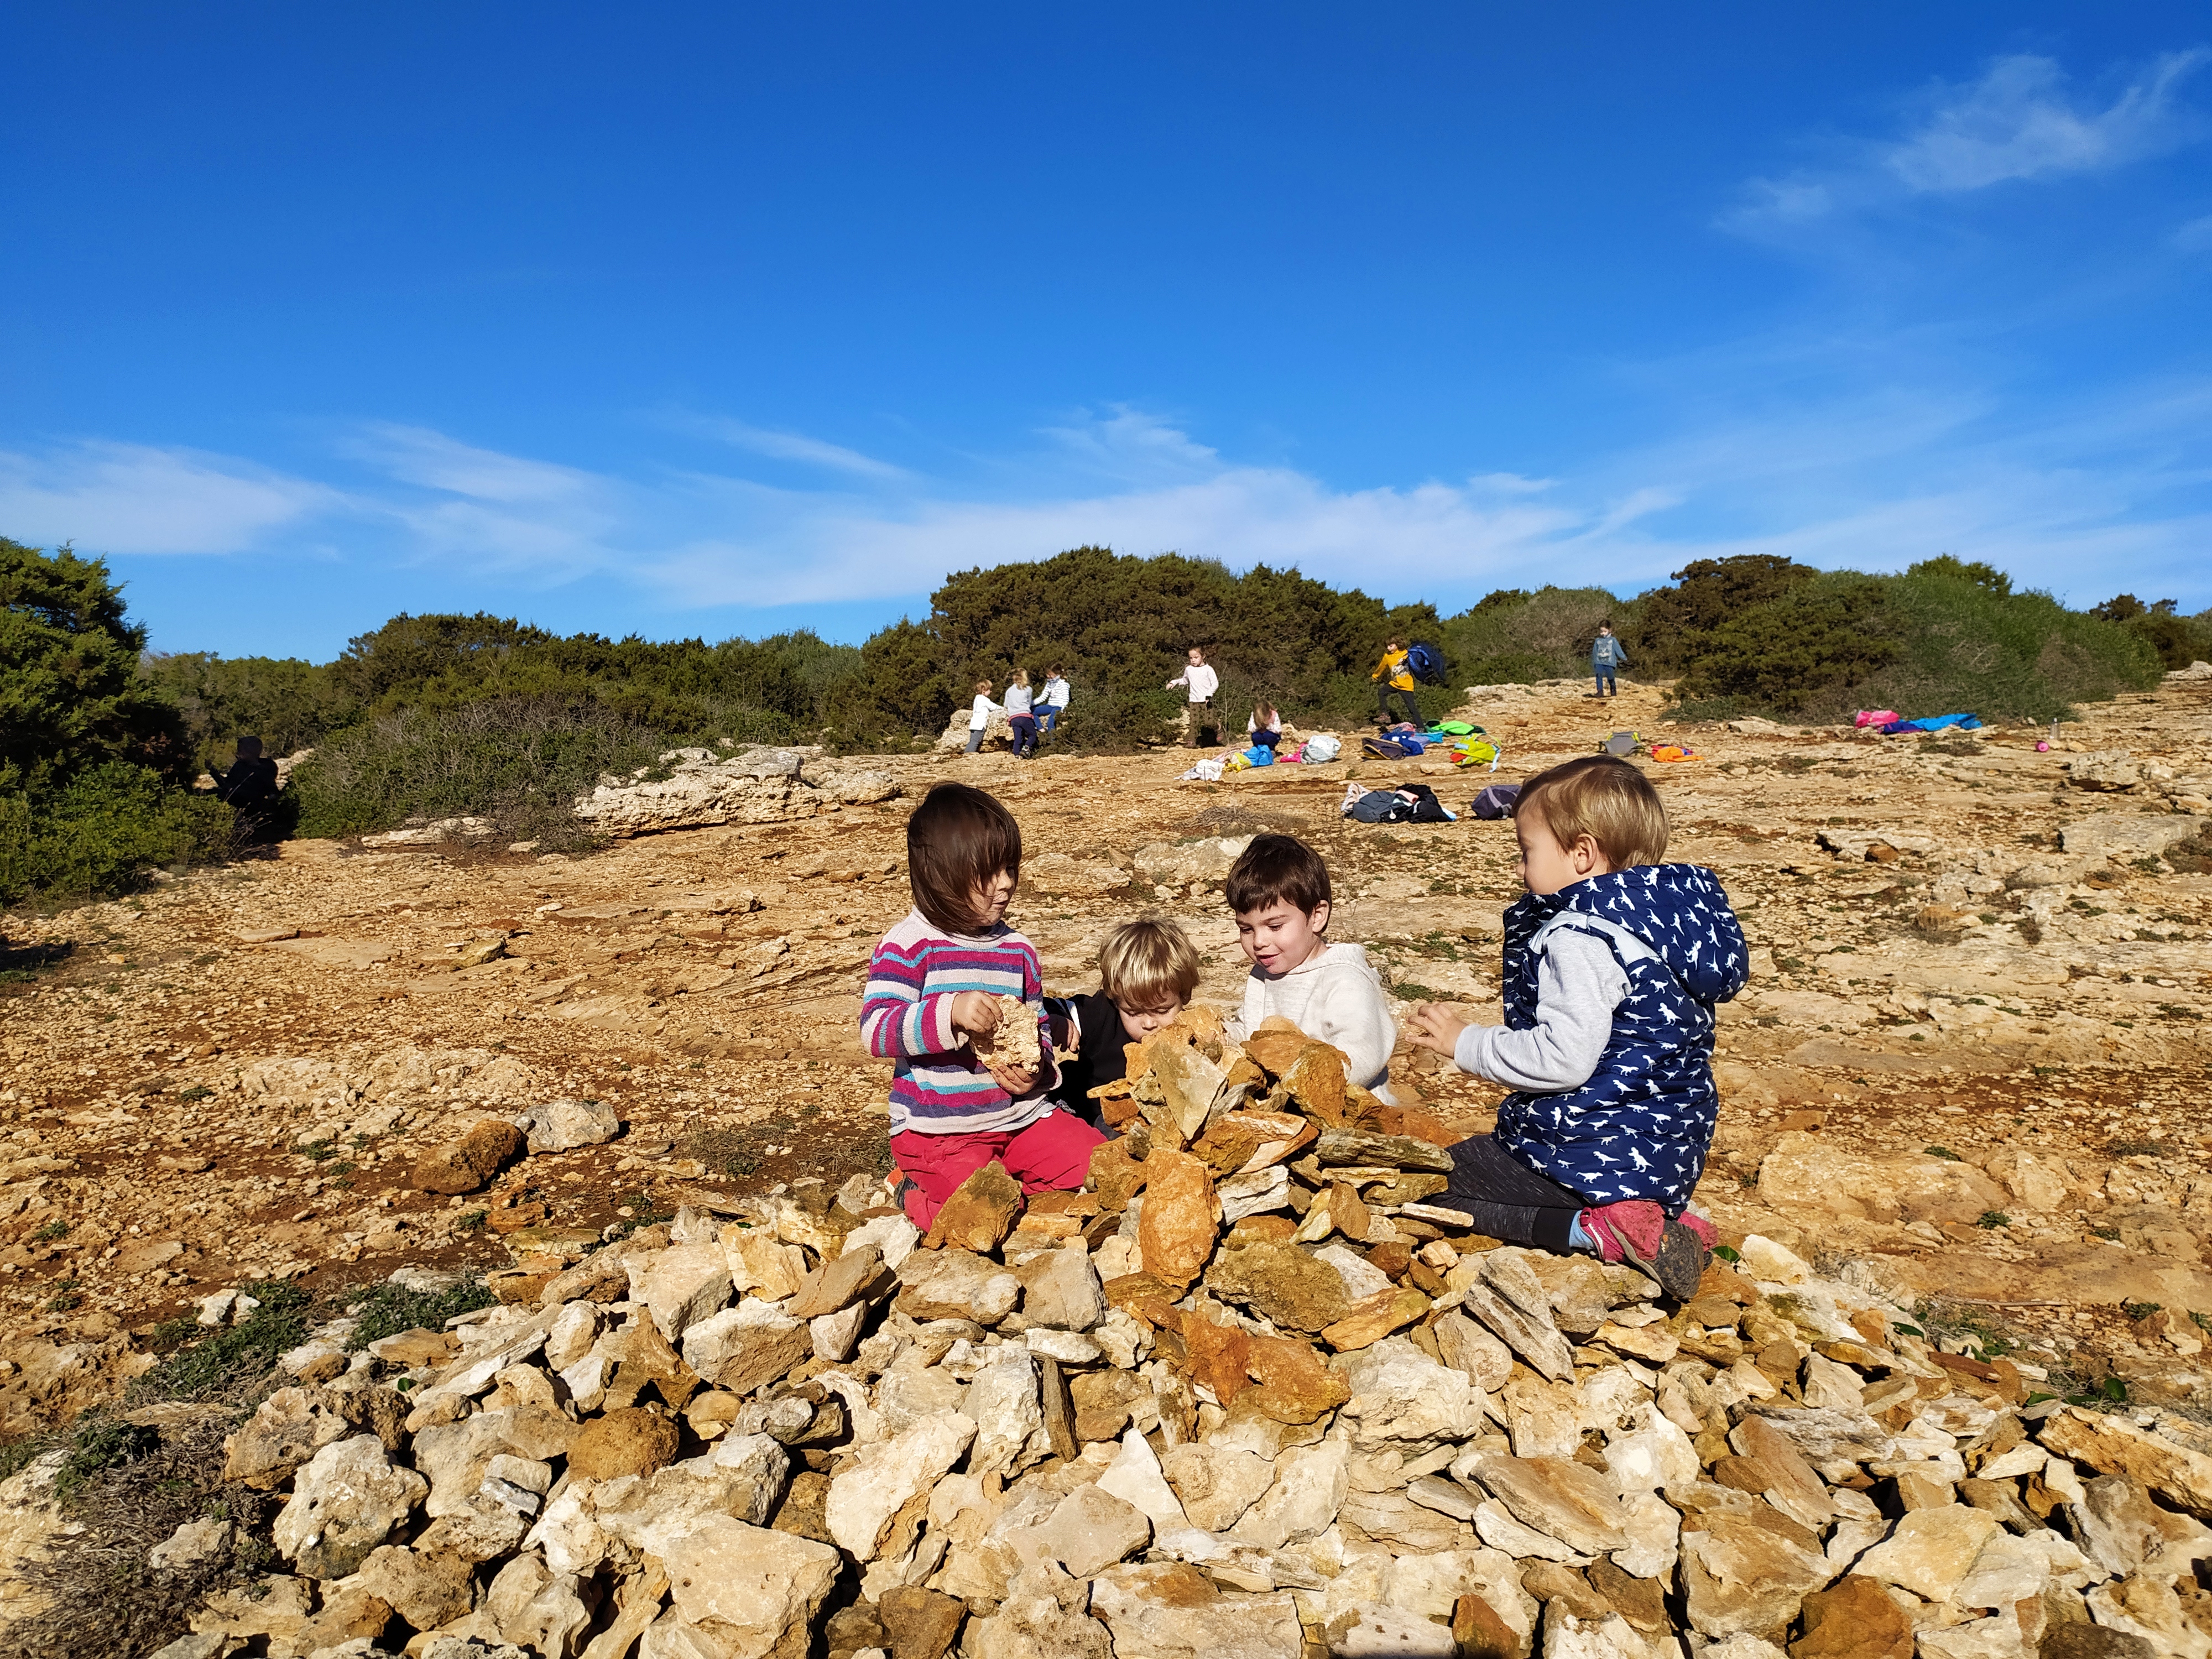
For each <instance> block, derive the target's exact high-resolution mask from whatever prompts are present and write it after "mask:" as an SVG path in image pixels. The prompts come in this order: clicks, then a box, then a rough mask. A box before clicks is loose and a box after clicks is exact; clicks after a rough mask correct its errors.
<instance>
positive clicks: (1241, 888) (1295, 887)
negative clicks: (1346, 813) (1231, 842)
mask: <svg viewBox="0 0 2212 1659" xmlns="http://www.w3.org/2000/svg"><path fill="white" fill-rule="evenodd" d="M1225 885H1226V887H1227V890H1228V898H1229V908H1231V910H1234V911H1235V912H1236V913H1237V915H1240V916H1242V915H1249V914H1251V912H1253V911H1255V910H1265V909H1267V908H1268V907H1269V906H1271V905H1273V904H1278V903H1283V904H1290V905H1294V906H1296V907H1297V908H1298V909H1299V910H1301V911H1303V912H1304V913H1305V914H1306V915H1312V914H1313V913H1314V912H1315V911H1316V910H1317V909H1319V908H1321V907H1322V905H1324V904H1327V903H1328V902H1329V895H1328V865H1326V864H1324V863H1323V862H1322V856H1321V854H1318V853H1316V852H1315V851H1314V849H1313V848H1310V847H1309V846H1307V845H1306V844H1305V842H1302V841H1300V840H1299V839H1298V838H1297V836H1253V837H1252V844H1251V845H1250V846H1249V847H1247V848H1245V849H1244V850H1243V852H1242V853H1240V854H1237V862H1236V863H1234V864H1232V865H1231V866H1229V879H1228V881H1227V883H1226V884H1225Z"/></svg>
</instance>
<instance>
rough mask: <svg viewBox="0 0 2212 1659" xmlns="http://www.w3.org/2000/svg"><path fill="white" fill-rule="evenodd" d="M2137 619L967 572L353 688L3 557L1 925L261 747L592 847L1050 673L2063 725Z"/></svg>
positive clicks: (1165, 720) (2159, 625)
mask: <svg viewBox="0 0 2212 1659" xmlns="http://www.w3.org/2000/svg"><path fill="white" fill-rule="evenodd" d="M2175 611H2176V607H2175V606H2174V605H2173V604H2172V602H2171V601H2165V600H2162V601H2160V602H2159V603H2157V604H2154V605H2143V604H2142V602H2141V601H2139V600H2137V599H2135V598H2133V597H2132V596H2131V595H2128V594H2122V595H2119V596H2118V598H2116V599H2112V600H2110V601H2107V602H2106V604H2105V605H2100V606H2099V607H2098V608H2097V610H2096V611H2094V612H2093V613H2084V612H2075V611H2067V610H2065V609H2064V608H2063V607H2062V606H2060V605H2058V604H2057V602H2056V601H2054V600H2052V599H2050V598H2049V597H2048V596H2047V595H2044V594H2038V593H2015V592H2012V584H2011V581H2010V580H2009V579H2008V578H2007V577H2006V576H2005V575H2004V574H2002V572H1999V571H1997V570H1996V569H1994V568H1991V567H1990V566H1989V565H1987V564H1984V563H1979V562H1972V563H1969V562H1962V561H1960V560H1958V559H1956V558H1953V557H1949V556H1945V557H1943V558H1939V559H1933V560H1929V561H1927V562H1923V563H1921V564H1917V565H1915V566H1913V567H1912V568H1911V569H1910V570H1909V571H1907V572H1906V573H1905V574H1904V575H1902V576H1868V575H1863V574H1857V573H1854V572H1847V571H1839V572H1831V573H1827V574H1822V573H1820V572H1818V571H1815V570H1814V569H1812V568H1810V567H1808V566H1806V565H1801V564H1797V563H1795V562H1791V561H1790V560H1788V559H1784V558H1780V557H1777V556H1770V555H1755V556H1744V557H1737V558H1729V559H1699V560H1697V561H1695V562H1692V563H1691V564H1689V565H1686V566H1685V567H1684V568H1682V569H1681V570H1679V571H1677V572H1676V573H1675V574H1674V581H1673V583H1672V585H1670V586H1665V587H1660V588H1655V589H1653V590H1651V591H1650V592H1646V593H1644V594H1641V595H1639V596H1638V597H1637V598H1636V599H1627V600H1623V599H1616V598H1615V597H1614V596H1613V595H1612V594H1611V593H1609V592H1607V591H1606V590H1604V589H1603V588H1597V587H1589V588H1561V587H1544V588H1540V589H1538V590H1536V591H1534V592H1523V591H1522V590H1519V589H1508V590H1503V591H1500V592H1494V593H1492V594H1491V595H1489V596H1488V597H1487V598H1486V599H1483V600H1482V601H1481V603H1480V604H1479V605H1474V607H1472V608H1471V609H1469V610H1468V611H1464V612H1462V613H1461V614H1460V615H1458V616H1455V617H1449V618H1447V617H1439V616H1438V614H1437V611H1436V610H1435V608H1434V607H1433V606H1431V605H1425V604H1418V605H1398V606H1395V607H1392V606H1386V605H1384V604H1383V602H1382V601H1381V600H1380V599H1374V598H1372V597H1370V596H1369V595H1368V594H1365V593H1364V592H1358V591H1357V590H1353V591H1352V592H1338V591H1336V590H1335V589H1333V588H1331V587H1329V586H1327V585H1326V584H1324V583H1322V582H1318V581H1314V580H1310V579H1309V578H1307V577H1305V576H1303V575H1301V574H1298V573H1297V571H1296V570H1278V569H1273V568H1269V567H1267V566H1259V567H1256V568H1254V569H1251V570H1249V571H1247V572H1245V573H1244V574H1242V575H1237V574H1232V573H1231V572H1230V571H1229V570H1228V569H1227V568H1225V567H1224V566H1222V565H1220V564H1218V563H1216V562H1211V561H1207V560H1202V559H1188V558H1184V557H1182V556H1179V555H1175V554H1168V555H1164V556H1160V557H1158V558H1148V559H1147V558H1133V557H1127V556H1121V555H1117V554H1115V553H1113V552H1111V551H1110V550H1107V549H1104V548H1098V547H1083V548H1076V549H1073V550H1070V551H1068V552H1066V553H1062V554H1060V555H1058V556H1055V557H1053V558H1049V559H1045V560H1042V561H1039V562H1034V563H1024V564H1012V565H1002V566H1000V567H997V568H994V569H989V570H982V569H976V570H966V571H962V572H959V573H957V574H954V575H952V576H951V577H949V578H947V579H946V580H945V583H944V585H943V586H940V587H939V589H938V591H937V592H935V593H934V594H933V595H932V596H931V600H930V611H929V614H928V615H927V617H924V618H923V619H921V621H919V622H917V621H913V620H907V621H902V622H900V623H896V624H895V625H894V626H892V627H890V628H886V629H883V630H881V631H880V632H878V633H877V634H876V635H873V636H872V638H870V639H869V640H868V641H867V642H866V644H865V645H862V646H859V647H853V646H838V645H831V644H829V643H827V642H826V641H823V640H822V639H821V638H819V637H818V636H817V635H813V634H811V633H805V632H800V633H793V634H785V635H777V636H775V638H772V639H766V640H759V641H747V640H727V641H723V642H721V643H720V644H718V645H708V644H707V643H706V642H705V641H702V640H697V639H691V640H678V641H667V642H660V643H655V642H653V641H645V640H641V639H637V638H635V637H632V638H629V639H623V640H609V639H605V638H603V637H601V636H599V635H589V634H580V635H570V636H567V637H563V636H561V635H554V634H551V633H549V632H547V631H545V630H544V629H538V628H535V627H532V626H530V625H528V624H526V623H518V622H514V621H512V620H509V619H507V618H503V617H490V616H484V615H481V614H479V615H477V616H471V617H462V616H428V617H412V616H399V617H393V618H392V620H391V621H390V622H388V623H385V624H384V625H383V626H382V627H381V628H379V629H376V630H375V631H374V632H372V633H368V634H364V635H361V636H360V637H359V638H357V639H355V640H354V641H351V642H350V643H349V645H348V646H347V647H346V649H345V651H344V652H343V653H341V654H340V655H339V657H338V658H337V659H336V660H335V661H333V662H330V663H325V664H313V663H306V662H301V661H298V660H295V659H283V660H278V659H267V658H241V659H222V658H219V657H215V656H211V655H209V654H206V653H185V654H181V655H175V656H165V657H148V656H145V655H144V654H143V647H144V644H145V636H144V631H143V629H138V628H137V627H135V626H133V625H131V623H128V622H127V621H126V620H125V616H124V612H123V608H122V602H121V598H120V595H119V593H118V591H117V590H116V588H115V586H114V585H113V584H112V582H111V581H110V580H108V577H107V573H106V568H105V567H104V566H103V565H101V564H100V562H99V561H97V560H84V559H79V558H77V557H76V556H75V555H74V554H72V553H71V552H70V551H69V550H67V549H66V548H64V549H62V550H59V551H58V552H56V553H54V554H52V555H45V554H40V553H39V552H37V551H36V550H33V549H30V548H27V547H22V546H20V545H19V544H15V543H13V542H9V541H6V540H4V539H0V902H4V901H8V900H12V899H14V898H16V897H20V896H23V895H24V894H26V893H28V892H33V891H44V892H48V893H52V894H53V895H55V896H64V895H70V894H83V893H93V892H100V891H112V890H116V889H118V887H121V886H125V885H127V884H129V883H130V882H131V880H132V879H133V878H134V877H135V876H136V874H137V872H141V871H143V869H145V868H146V867H148V866H152V865H161V864H173V863H175V862H177V861H178V860H183V859H190V858H193V857H204V856H208V855H210V854H211V853H213V852H215V851H216V850H218V849H219V848H220V847H221V845H222V842H223V840H224V838H225V836H227V834H228V829H229V815H228V809H225V808H222V807H220V806H218V805H216V804H214V803H212V802H210V801H207V800H205V799H195V798H193V797H191V796H188V795H186V794H185V793H181V792H180V791H179V788H178V787H177V786H178V785H179V783H180V782H182V781H184V780H185V778H186V777H187V776H188V775H190V774H191V772H192V771H194V770H196V769H197V767H198V766H200V765H220V764H223V763H228V758H229V755H230V750H231V745H232V744H234V741H235V739H236V738H238V737H239V736H240V735H241V734H246V733H252V734H254V735H257V736H259V737H261V738H263V739H264V743H266V744H267V745H268V746H269V748H270V750H271V752H273V753H276V754H283V753H285V752H288V751H294V750H298V749H301V748H303V747H309V746H313V747H314V748H316V750H317V753H316V755H315V757H314V758H313V760H312V761H311V762H310V763H307V765H306V766H304V767H303V768H301V770H300V771H299V773H298V774H297V775H295V787H294V788H293V789H291V790H288V792H287V797H286V805H283V806H280V809H279V812H278V815H277V816H278V817H279V819H280V820H281V819H282V817H283V815H284V813H285V812H286V811H296V812H297V813H298V814H299V823H300V828H301V831H302V832H303V833H306V834H308V835H316V836H335V835H349V834H357V833H362V832H365V831H373V830H382V829H393V828H397V827H398V826H399V825H401V824H403V823H406V822H407V821H408V820H410V819H435V818H446V817H486V818H489V819H491V820H493V821H494V823H495V826H496V828H497V829H498V830H499V831H500V832H501V834H502V835H503V836H507V838H510V839H530V840H536V841H541V842H547V843H549V844H552V845H556V846H577V845H580V844H583V843H584V842H586V841H587V840H588V839H589V837H588V836H587V835H586V832H585V830H584V829H583V828H582V826H581V825H580V824H579V823H578V822H577V821H576V819H575V817H574V814H573V813H572V812H571V811H570V810H569V802H570V800H571V799H573V798H574V796H575V795H576V794H578V793H583V792H585V791H586V790H588V789H589V788H590V787H592V784H593V782H594V781H596V780H597V779H598V778H599V776H600V775H602V774H605V773H615V774H627V773H631V772H635V771H636V770H638V769H641V768H650V767H653V766H654V765H656V764H657V763H658V757H659V755H660V754H661V753H662V752H663V751H665V750H667V749H669V748H671V747H676V746H681V745H685V744H699V743H714V742H716V741H719V740H723V739H727V740H731V741H737V742H745V741H756V742H787V741H791V740H793V739H802V740H810V741H821V742H826V743H829V744H832V745H833V746H835V747H836V748H839V749H899V748H904V747H907V746H908V745H909V744H912V743H914V742H915V741H916V740H917V739H920V740H922V741H925V742H926V741H928V740H931V739H933V738H935V736H936V735H937V733H939V732H941V731H942V730H943V729H944V727H945V723H946V721H947V720H949V719H950V718H951V716H952V714H954V711H955V710H957V709H958V708H962V707H963V706H964V705H965V704H966V702H967V701H968V699H969V696H970V695H971V692H972V689H973V686H974V684H975V682H976V681H977V680H979V679H985V680H988V681H989V682H990V684H991V686H992V689H993V693H994V696H995V695H1002V694H1003V690H1004V688H1005V686H1006V681H1007V678H1008V677H1009V675H1010V674H1011V673H1012V671H1013V670H1014V669H1015V668H1017V667H1023V668H1027V669H1029V670H1030V672H1031V673H1032V675H1033V676H1035V677H1036V678H1039V679H1040V680H1041V679H1042V675H1043V673H1044V671H1045V670H1046V669H1047V668H1048V667H1049V666H1051V665H1054V664H1055V663H1057V664H1060V665H1062V666H1063V667H1065V668H1066V671H1067V674H1068V678H1070V680H1071V681H1073V684H1074V687H1075V700H1074V704H1073V708H1072V709H1071V711H1070V713H1069V715H1068V718H1067V719H1066V720H1065V721H1064V722H1063V723H1062V725H1061V727H1060V732H1059V734H1058V736H1057V737H1056V738H1055V742H1056V744H1058V745H1059V746H1061V747H1064V748H1078V749H1087V750H1126V749H1128V748H1131V747H1133V746H1134V745H1136V744H1139V743H1145V742H1155V741H1159V740H1161V739H1163V738H1165V737H1167V736H1168V735H1169V734H1170V732H1172V731H1173V729H1174V727H1175V724H1176V720H1177V719H1178V717H1179V714H1180V712H1181V708H1182V693H1181V692H1180V691H1170V690H1166V689H1164V682H1165V681H1166V680H1167V679H1168V678H1170V676H1171V675H1173V674H1174V673H1176V671H1177V670H1178V668H1179V667H1180V665H1181V663H1182V656H1183V653H1184V651H1185V649H1186V648H1187V647H1189V646H1192V645H1198V646H1202V647H1205V648H1206V653H1207V657H1208V659H1209V660H1210V661H1211V662H1212V664H1213V665H1214V667H1215V668H1216V669H1217V670H1218V672H1219V673H1220V675H1221V693H1220V696H1219V698H1218V701H1217V703H1216V708H1215V712H1216V714H1217V717H1218V719H1219V720H1221V722H1222V726H1223V727H1224V728H1225V729H1224V732H1223V735H1224V736H1229V735H1232V734H1234V733H1237V732H1241V731H1242V730H1243V723H1244V715H1245V712H1246V710H1247V709H1248V708H1249V707H1250V706H1251V704H1252V703H1253V702H1255V701H1257V700H1259V699H1261V698H1265V699H1267V700H1268V701H1270V702H1275V703H1276V704H1278V705H1279V706H1280V707H1281V708H1282V710H1283V712H1284V713H1285V715H1287V716H1288V717H1289V718H1290V719H1291V720H1293V721H1294V722H1296V723H1297V724H1299V725H1303V726H1346V725H1350V724H1356V723H1357V722H1358V721H1359V720H1361V719H1363V718H1364V716H1365V715H1366V714H1367V713H1368V712H1369V711H1370V710H1371V708H1372V707H1373V698H1374V685H1373V683H1372V682H1371V681H1370V679H1369V678H1368V674H1369V672H1370V670H1371V669H1372V667H1373V666H1374V664H1375V661H1376V656H1377V654H1378V653H1379V650H1380V648H1381V646H1382V644H1383V641H1384V639H1385V638H1386V637H1388V636H1389V635H1393V634H1395V635H1399V636H1400V637H1401V638H1405V639H1407V640H1414V639H1420V640H1426V641H1431V642H1432V643H1434V644H1436V645H1437V647H1440V648H1441V649H1442V651H1443V653H1444V656H1445V659H1446V664H1447V678H1446V684H1445V686H1444V687H1443V688H1435V689H1431V690H1425V691H1424V692H1423V693H1422V696H1423V697H1424V700H1425V706H1426V707H1427V708H1430V709H1431V711H1432V712H1435V711H1441V709H1442V708H1443V707H1445V706H1447V704H1449V702H1455V701H1456V699H1457V696H1458V689H1459V688H1460V687H1462V686H1464V685H1467V684H1470V683H1478V682H1480V683H1494V682H1498V681H1515V680H1518V681H1533V680H1538V679H1547V678H1562V677H1577V676H1580V675H1582V674H1583V673H1585V672H1587V671H1588V665H1589V647H1590V641H1591V639H1592V638H1593V637H1594V636H1595V633H1596V631H1597V627H1598V624H1599V623H1601V622H1604V621H1607V620H1608V619H1609V620H1611V622H1612V623H1613V628H1614V630H1615V632H1617V633H1618V634H1620V636H1621V638H1622V640H1623V642H1624V643H1625V645H1626V647H1627V652H1628V656H1629V659H1630V661H1631V662H1632V665H1633V673H1634V674H1635V675H1636V676H1637V677H1638V678H1644V677H1669V676H1679V677H1680V678H1679V682H1678V684H1677V688H1676V691H1677V696H1678V699H1679V702H1678V706H1679V707H1680V708H1681V709H1682V710H1683V711H1684V712H1686V713H1688V714H1692V715H1717V714H1730V713H1745V714H1751V713H1758V714H1780V715H1784V716H1786V717H1790V718H1796V719H1803V720H1822V719H1830V718H1835V717H1838V716H1840V715H1844V714H1848V713H1849V712H1850V710H1851V709H1853V708H1860V707H1893V708H1899V709H1900V710H1904V711H1905V712H1908V713H1913V714H1942V713H1949V712H1952V711H1954V710H1971V711H1972V712H1973V713H1976V714H1980V715H1981V716H1982V717H1983V718H1984V719H1985V720H2003V719H2033V720H2045V719H2049V718H2051V717H2052V716H2054V715H2056V714H2061V713H2063V712H2064V711H2065V709H2066V708H2067V707H2068V705H2069V704H2071V703H2073V702H2078V701H2083V700H2090V699H2096V698H2101V697H2107V696H2112V694H2113V693H2114V692H2115V691H2118V690H2124V689H2130V688H2134V687H2140V686H2143V685H2147V684H2151V683H2153V682H2154V680H2155V678H2156V677H2157V674H2158V672H2159V670H2160V666H2161V665H2164V666H2179V665H2183V664H2185V663H2186V662H2188V661H2190V660H2192V659H2195V658H2197V657H2201V656H2207V655H2212V613H2208V614H2207V615H2206V616H2203V617H2181V616H2179V615H2177V614H2175Z"/></svg>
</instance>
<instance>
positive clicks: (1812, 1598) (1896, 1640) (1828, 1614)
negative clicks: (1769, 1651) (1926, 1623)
mask: <svg viewBox="0 0 2212 1659" xmlns="http://www.w3.org/2000/svg"><path fill="white" fill-rule="evenodd" d="M1790 1659H1912V1621H1911V1620H1909V1619H1907V1618H1906V1617H1905V1614H1904V1613H1902V1612H1900V1611H1899V1608H1898V1605H1897V1603H1896V1602H1894V1601H1891V1600H1890V1599H1889V1593H1888V1592H1887V1590H1885V1589H1882V1587H1881V1585H1880V1584H1878V1583H1875V1581H1874V1580H1873V1579H1871V1578H1869V1577H1864V1576H1863V1575H1862V1574H1859V1573H1856V1572H1855V1573H1852V1574H1850V1576H1849V1577H1844V1578H1839V1579H1838V1580H1837V1581H1836V1583H1835V1584H1834V1586H1833V1587H1832V1589H1824V1590H1814V1592H1813V1593H1812V1594H1811V1595H1808V1596H1807V1597H1806V1598H1805V1633H1804V1635H1802V1637H1800V1638H1798V1639H1797V1640H1796V1641H1795V1642H1792V1643H1791V1644H1790Z"/></svg>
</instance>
